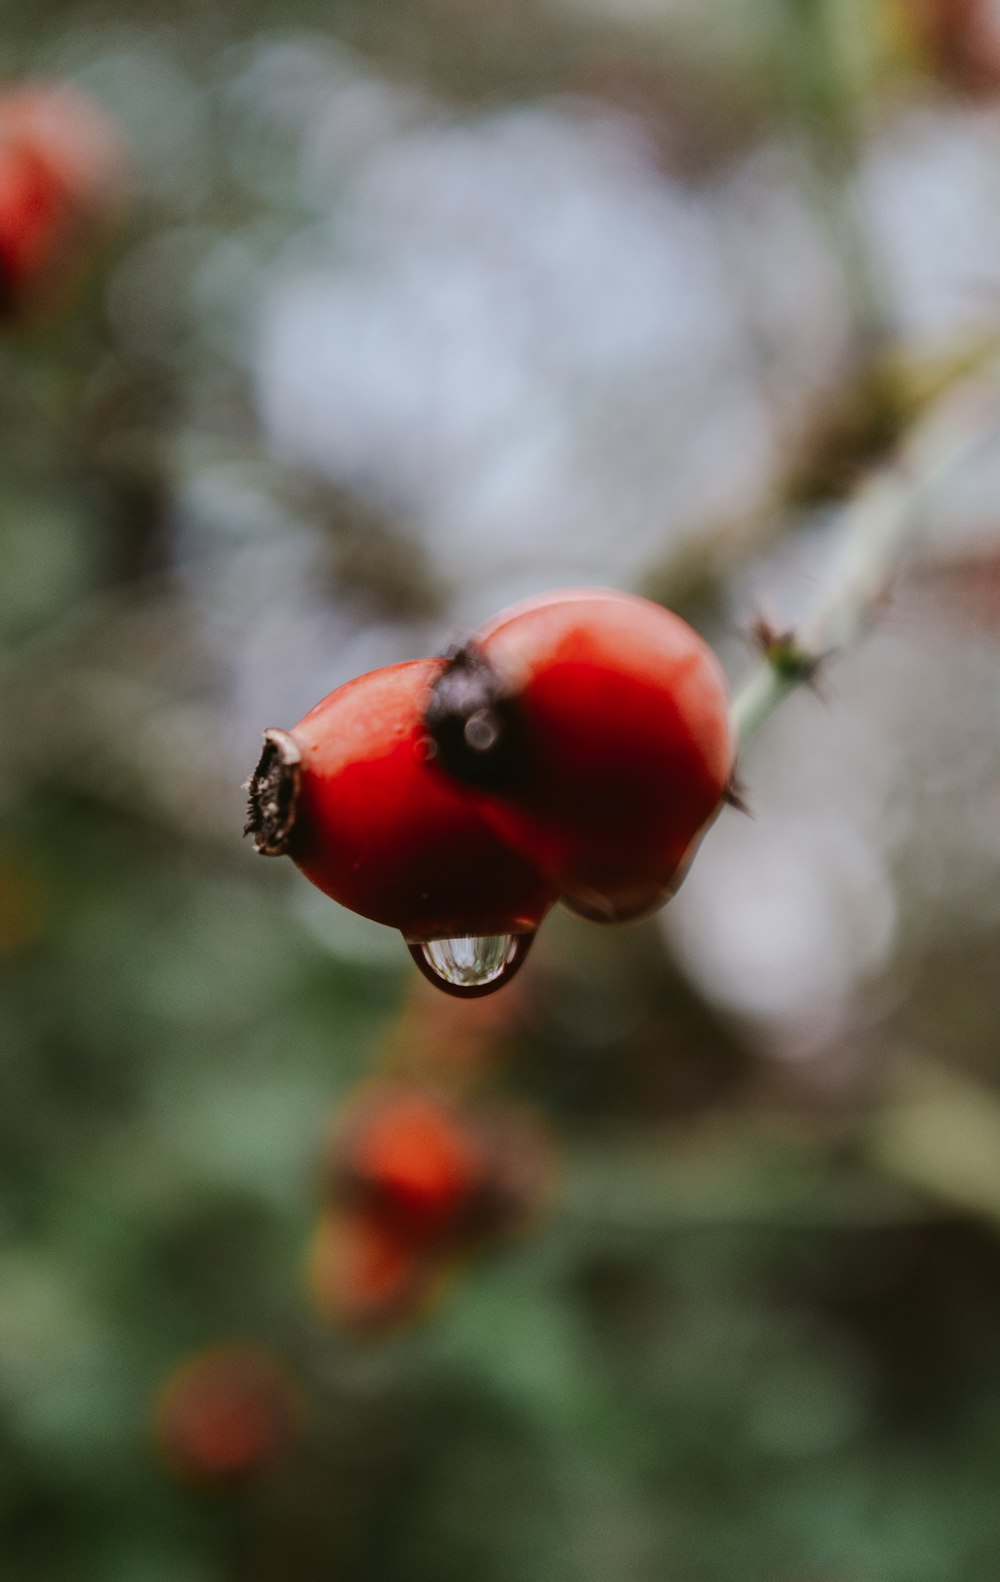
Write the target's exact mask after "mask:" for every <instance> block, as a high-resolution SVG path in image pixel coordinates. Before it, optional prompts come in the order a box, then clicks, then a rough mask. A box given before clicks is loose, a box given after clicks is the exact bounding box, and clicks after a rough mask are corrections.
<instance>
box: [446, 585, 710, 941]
mask: <svg viewBox="0 0 1000 1582" xmlns="http://www.w3.org/2000/svg"><path fill="white" fill-rule="evenodd" d="M426 724H427V729H428V731H429V733H430V735H431V737H432V739H433V740H434V742H435V746H436V748H437V752H438V757H439V758H440V761H441V762H442V763H443V764H444V766H445V768H446V769H447V770H448V772H449V773H450V774H451V775H452V776H453V777H454V778H455V780H456V782H458V783H460V784H464V785H465V786H466V787H467V788H468V790H469V794H470V795H471V796H473V797H474V798H475V800H476V801H477V804H478V806H479V807H480V809H481V811H482V812H483V815H484V817H485V818H486V819H487V820H488V821H489V823H490V825H491V826H492V828H493V830H494V831H495V833H496V834H497V836H498V837H499V838H500V839H502V840H503V841H504V842H505V843H506V844H507V845H508V846H509V847H510V848H511V849H512V850H514V851H517V852H519V853H520V854H521V855H522V856H523V857H524V858H526V859H527V860H529V861H531V862H532V863H534V864H535V865H536V866H537V867H538V869H539V871H540V872H541V873H542V875H543V876H544V878H545V880H546V881H547V882H548V883H549V884H550V885H551V886H552V888H553V889H554V890H556V892H557V893H558V895H559V898H560V900H561V901H562V902H563V903H564V904H565V905H566V906H568V907H570V909H571V910H573V911H576V912H579V913H581V914H582V915H583V916H585V917H588V918H591V919H592V920H593V921H595V922H622V921H625V920H627V919H629V918H632V917H638V916H641V915H643V914H644V913H647V912H650V911H653V910H655V909H656V907H658V906H661V905H662V904H663V902H664V901H665V900H667V899H669V897H670V896H671V895H672V894H673V893H674V891H675V890H676V889H677V887H678V885H679V884H680V882H681V880H682V879H683V877H684V874H685V873H686V871H687V868H688V866H689V864H690V861H691V858H692V856H693V853H694V851H695V849H696V847H697V844H698V842H699V841H700V839H701V838H702V836H703V835H704V833H705V831H706V830H707V829H708V827H709V825H710V824H711V822H712V820H713V819H714V818H715V816H716V814H717V813H718V811H719V809H720V808H721V806H722V803H723V800H724V798H725V795H726V792H727V788H728V787H729V785H730V783H731V780H732V774H733V768H734V760H735V752H736V747H735V741H734V738H733V733H732V728H731V724H730V719H729V689H728V685H727V682H726V678H725V676H724V674H723V671H722V668H721V666H720V665H719V662H718V660H717V659H716V657H715V655H714V654H713V653H712V650H711V649H710V648H709V647H708V645H707V644H706V643H705V642H704V641H703V640H702V638H701V637H699V636H698V634H697V633H696V632H695V631H693V630H692V628H691V627H690V626H689V625H688V624H687V622H685V621H683V620H682V619H681V618H680V616H678V615H675V614H674V613H673V612H672V611H670V610H666V609H664V608H663V607H662V606H661V605H658V604H654V603H653V602H652V601H650V600H648V599H642V598H638V597H636V596H634V595H631V594H626V593H619V592H615V591H613V590H610V589H591V588H570V589H563V590H559V591H557V592H554V593H548V594H542V595H539V596H538V597H537V598H533V599H528V600H526V601H525V602H524V603H522V604H519V605H516V606H514V607H513V608H512V609H509V610H505V611H502V612H501V613H500V614H499V615H497V616H495V617H494V618H493V619H492V620H491V621H488V622H487V623H486V624H485V626H483V627H482V628H481V629H480V630H479V631H478V632H476V633H475V634H474V636H473V638H472V639H471V640H470V641H469V642H467V643H466V644H464V645H462V647H461V648H459V649H458V650H456V651H455V652H453V653H452V655H451V656H450V657H449V658H448V660H447V662H446V665H445V668H444V670H443V671H442V672H441V674H440V675H439V677H438V678H437V680H436V681H435V683H434V686H433V689H432V697H431V701H430V704H429V706H428V710H427V714H426Z"/></svg>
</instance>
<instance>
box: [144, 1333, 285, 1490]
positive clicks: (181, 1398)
mask: <svg viewBox="0 0 1000 1582" xmlns="http://www.w3.org/2000/svg"><path fill="white" fill-rule="evenodd" d="M300 1416H301V1401H300V1397H299V1392H298V1389H297V1387H296V1385H295V1383H294V1381H293V1379H292V1378H291V1376H290V1374H289V1373H288V1372H287V1370H286V1369H285V1367H284V1366H283V1364H282V1363H281V1362H280V1361H279V1359H278V1358H277V1357H275V1356H273V1355H272V1354H271V1353H270V1352H268V1351H265V1350H264V1349H263V1348H261V1347H258V1346H243V1345H229V1346H220V1347H218V1348H217V1349H214V1350H212V1351H206V1352H202V1353H201V1354H199V1355H198V1356H196V1357H194V1358H193V1359H191V1360H190V1361H188V1362H186V1363H185V1364H184V1365H183V1366H182V1367H181V1368H179V1369H178V1370H177V1372H176V1373H174V1374H172V1375H171V1377H170V1378H169V1379H168V1380H167V1383H166V1385H165V1386H164V1388H163V1390H162V1392H161V1395H160V1399H159V1401H158V1403H157V1408H156V1423H155V1432H156V1440H157V1443H158V1445H159V1448H160V1451H161V1453H162V1455H163V1457H164V1460H165V1461H166V1463H167V1465H168V1467H169V1469H170V1470H171V1471H172V1472H174V1473H175V1474H176V1475H177V1476H179V1477H183V1478H187V1479H189V1480H190V1481H193V1482H198V1483H203V1484H209V1485H232V1484H234V1483H239V1482H244V1481H246V1480H247V1479H249V1478H252V1477H255V1476H258V1475H260V1474H261V1473H264V1472H266V1471H268V1470H269V1469H270V1468H271V1467H272V1466H274V1464H275V1463H276V1462H277V1461H278V1460H279V1459H280V1458H281V1457H282V1456H283V1455H284V1454H285V1452H286V1451H287V1450H288V1448H289V1446H290V1444H291V1442H292V1440H293V1439H294V1437H295V1435H296V1432H297V1430H298V1427H299V1419H300Z"/></svg>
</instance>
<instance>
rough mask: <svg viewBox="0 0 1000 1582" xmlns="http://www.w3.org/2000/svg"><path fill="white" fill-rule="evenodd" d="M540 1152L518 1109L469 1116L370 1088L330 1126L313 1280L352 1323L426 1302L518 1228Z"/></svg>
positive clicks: (539, 1173) (321, 1299) (403, 1089)
mask: <svg viewBox="0 0 1000 1582" xmlns="http://www.w3.org/2000/svg"><path fill="white" fill-rule="evenodd" d="M547 1169H548V1162H547V1150H546V1148H545V1146H544V1143H543V1141H542V1138H541V1135H540V1133H539V1132H538V1130H537V1128H536V1127H535V1126H534V1125H533V1124H531V1123H530V1122H529V1120H528V1119H527V1118H526V1117H525V1116H523V1115H522V1114H520V1113H517V1112H509V1111H508V1112H500V1113H497V1112H486V1113H476V1112H473V1111H471V1110H469V1109H467V1108H462V1107H460V1106H459V1105H458V1104H457V1103H455V1102H454V1101H451V1100H449V1099H447V1098H445V1097H443V1096H441V1095H439V1094H436V1093H433V1092H429V1091H427V1090H426V1089H423V1088H420V1087H413V1086H410V1085H408V1084H404V1083H399V1082H383V1083H379V1084H377V1085H376V1086H374V1087H372V1088H370V1089H368V1090H366V1091H365V1093H364V1094H363V1095H362V1097H361V1099H360V1100H359V1101H357V1102H356V1104H355V1105H354V1106H353V1107H352V1108H351V1109H350V1110H349V1111H348V1112H347V1114H346V1115H345V1116H344V1117H343V1118H342V1120H341V1122H340V1124H339V1125H338V1127H337V1130H336V1133H335V1135H334V1138H333V1141H332V1143H331V1147H330V1152H329V1158H328V1160H327V1164H326V1183H325V1205H324V1211H323V1214H322V1216H321V1219H320V1223H319V1227H318V1230H317V1234H316V1237H315V1240H314V1244H313V1251H312V1258H311V1264H310V1282H311V1286H312V1291H313V1295H314V1297H315V1299H316V1302H317V1304H318V1306H319V1307H320V1308H321V1310H322V1311H323V1312H324V1313H325V1314H326V1316H327V1317H330V1318H333V1319H335V1320H339V1321H341V1322H345V1323H348V1324H351V1325H353V1326H355V1327H358V1328H366V1327H371V1326H373V1325H378V1324H380V1323H384V1322H386V1321H388V1320H391V1319H398V1318H403V1317H406V1316H408V1315H410V1314H412V1313H413V1312H415V1311H416V1310H418V1309H419V1308H421V1307H422V1306H424V1305H425V1304H426V1302H427V1301H428V1299H429V1297H430V1296H431V1295H432V1294H433V1291H434V1289H435V1288H436V1286H437V1285H438V1284H439V1283H440V1281H441V1280H442V1278H443V1277H444V1276H445V1275H446V1274H447V1273H448V1272H449V1270H450V1269H451V1268H453V1267H454V1264H455V1262H456V1261H457V1260H459V1259H461V1258H462V1257H463V1256H464V1255H465V1254H467V1253H468V1252H470V1251H472V1250H473V1249H474V1248H475V1247H477V1246H480V1245H482V1244H483V1243H484V1242H486V1241H489V1240H491V1239H495V1238H496V1237H497V1236H500V1235H503V1234H505V1233H509V1232H510V1231H512V1230H514V1229H516V1228H517V1227H518V1226H519V1225H521V1224H523V1222H524V1220H525V1218H526V1217H527V1215H528V1214H529V1212H530V1211H531V1209H532V1208H534V1207H535V1206H536V1205H537V1203H538V1199H539V1197H540V1195H541V1194H542V1190H543V1186H544V1181H545V1177H546V1174H547Z"/></svg>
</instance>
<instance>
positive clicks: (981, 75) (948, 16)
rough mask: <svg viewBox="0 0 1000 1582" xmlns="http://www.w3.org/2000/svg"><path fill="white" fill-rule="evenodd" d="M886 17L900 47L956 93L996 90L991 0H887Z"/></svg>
mask: <svg viewBox="0 0 1000 1582" xmlns="http://www.w3.org/2000/svg"><path fill="white" fill-rule="evenodd" d="M890 20H891V22H892V25H893V29H894V32H895V33H896V35H897V37H898V38H899V39H901V40H902V41H903V43H904V45H905V46H906V47H907V48H908V49H909V50H910V51H911V52H915V53H916V55H917V57H918V59H919V61H920V62H921V63H922V64H924V65H925V66H926V67H927V68H929V70H930V71H932V72H933V73H934V75H935V76H936V77H938V78H940V80H941V81H942V82H944V83H945V84H947V85H948V86H949V87H951V88H953V89H955V90H956V91H957V92H958V93H961V94H968V95H970V96H973V97H978V96H989V95H993V94H996V93H997V92H1000V10H998V8H997V4H996V0H892V9H891V13H890Z"/></svg>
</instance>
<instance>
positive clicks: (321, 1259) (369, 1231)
mask: <svg viewBox="0 0 1000 1582" xmlns="http://www.w3.org/2000/svg"><path fill="white" fill-rule="evenodd" d="M435 1273H436V1271H435V1269H434V1268H433V1266H432V1265H429V1264H428V1263H427V1260H426V1259H425V1257H424V1256H423V1255H422V1253H421V1251H420V1249H418V1248H416V1247H414V1246H413V1245H412V1244H411V1242H410V1241H409V1239H408V1238H407V1237H406V1236H405V1235H404V1233H403V1232H402V1231H400V1230H399V1229H398V1228H397V1227H395V1226H393V1225H392V1224H390V1223H389V1222H387V1221H386V1220H385V1219H384V1218H383V1217H382V1216H380V1215H379V1214H378V1213H376V1212H374V1211H372V1210H370V1209H365V1208H353V1207H345V1206H343V1205H342V1204H335V1205H333V1206H331V1207H328V1208H326V1209H324V1211H323V1213H322V1214H321V1215H320V1218H319V1222H318V1224H317V1227H316V1231H315V1234H314V1236H313V1241H312V1247H311V1250H310V1254H309V1269H308V1281H309V1289H310V1292H311V1295H312V1298H313V1301H314V1302H315V1304H316V1307H317V1308H318V1310H319V1312H320V1313H321V1314H322V1315H323V1317H324V1318H326V1319H328V1320H330V1322H332V1323H337V1324H343V1325H344V1326H346V1327H348V1328H352V1329H356V1330H359V1331H364V1330H373V1329H374V1330H377V1329H381V1328H383V1327H384V1326H385V1325H387V1324H390V1323H397V1322H400V1321H402V1320H404V1319H406V1318H409V1317H412V1316H413V1314H414V1313H415V1312H417V1311H419V1309H420V1308H421V1307H422V1306H423V1305H424V1303H425V1302H426V1300H427V1297H428V1294H429V1291H430V1289H431V1286H432V1283H433V1276H434V1275H435Z"/></svg>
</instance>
